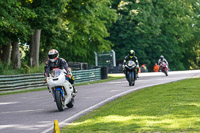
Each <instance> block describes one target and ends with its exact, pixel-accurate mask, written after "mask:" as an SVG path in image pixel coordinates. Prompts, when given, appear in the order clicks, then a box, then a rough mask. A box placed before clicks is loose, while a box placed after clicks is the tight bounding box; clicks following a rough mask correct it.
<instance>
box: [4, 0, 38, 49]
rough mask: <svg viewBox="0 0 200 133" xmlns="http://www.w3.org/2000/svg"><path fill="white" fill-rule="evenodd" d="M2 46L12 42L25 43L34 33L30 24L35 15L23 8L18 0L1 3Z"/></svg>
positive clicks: (5, 0) (7, 0)
mask: <svg viewBox="0 0 200 133" xmlns="http://www.w3.org/2000/svg"><path fill="white" fill-rule="evenodd" d="M0 16H1V17H0V44H1V45H2V44H4V45H7V44H8V43H9V42H11V41H19V40H20V41H21V42H25V41H27V40H28V38H29V35H30V34H31V33H32V30H31V27H30V25H29V23H28V20H29V19H30V18H34V17H35V13H34V12H32V11H31V10H29V9H27V8H25V7H23V6H22V4H21V2H20V1H18V0H3V1H0Z"/></svg>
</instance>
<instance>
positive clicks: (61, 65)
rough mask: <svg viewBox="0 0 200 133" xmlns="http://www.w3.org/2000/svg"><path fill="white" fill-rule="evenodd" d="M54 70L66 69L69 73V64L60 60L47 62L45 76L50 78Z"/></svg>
mask: <svg viewBox="0 0 200 133" xmlns="http://www.w3.org/2000/svg"><path fill="white" fill-rule="evenodd" d="M54 68H59V69H65V70H66V71H67V72H69V69H68V64H67V62H66V61H65V59H62V58H58V59H57V60H56V61H55V62H51V61H50V60H48V61H46V62H45V76H46V77H49V72H50V71H51V70H53V69H54Z"/></svg>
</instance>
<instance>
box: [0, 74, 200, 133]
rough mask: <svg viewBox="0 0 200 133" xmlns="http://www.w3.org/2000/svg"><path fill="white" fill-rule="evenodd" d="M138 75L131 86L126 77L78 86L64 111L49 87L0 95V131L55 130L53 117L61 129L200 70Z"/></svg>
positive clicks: (40, 132) (30, 132)
mask: <svg viewBox="0 0 200 133" xmlns="http://www.w3.org/2000/svg"><path fill="white" fill-rule="evenodd" d="M139 76H140V78H139V79H138V80H137V81H136V84H135V86H131V87H130V86H128V82H127V81H126V80H125V79H119V80H113V81H109V82H104V83H97V84H91V85H83V86H77V87H76V88H77V90H78V93H77V96H76V97H75V104H74V107H73V108H70V109H69V108H66V109H65V110H64V111H62V112H58V110H57V107H56V104H55V102H54V100H53V97H52V96H51V94H50V93H49V92H48V91H47V90H44V91H36V92H28V93H21V94H13V95H7V96H0V133H49V132H51V133H52V131H53V126H54V120H58V123H59V127H60V128H62V127H63V126H65V125H67V124H69V123H70V122H72V121H74V120H76V119H78V118H79V117H81V116H82V115H85V114H87V113H89V112H90V111H92V110H94V109H96V108H98V107H100V106H102V105H104V104H106V103H108V102H110V101H112V100H114V99H116V98H118V97H121V96H123V95H126V94H128V93H131V92H134V91H137V90H139V89H145V88H146V87H149V86H154V85H158V84H165V83H169V82H174V81H178V80H183V79H186V78H194V77H200V70H194V71H174V72H169V76H167V77H166V76H165V75H164V73H161V72H158V73H141V74H140V75H139Z"/></svg>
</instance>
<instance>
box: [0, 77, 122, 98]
mask: <svg viewBox="0 0 200 133" xmlns="http://www.w3.org/2000/svg"><path fill="white" fill-rule="evenodd" d="M121 78H124V76H112V75H109V76H108V79H103V80H97V81H92V82H86V83H79V84H75V86H81V85H89V84H95V83H102V82H107V81H111V80H116V79H121ZM41 90H47V88H39V89H27V90H15V91H12V92H0V96H3V95H10V94H18V93H25V92H31V91H41Z"/></svg>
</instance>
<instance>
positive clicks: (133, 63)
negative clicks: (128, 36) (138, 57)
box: [128, 61, 136, 66]
mask: <svg viewBox="0 0 200 133" xmlns="http://www.w3.org/2000/svg"><path fill="white" fill-rule="evenodd" d="M134 65H136V64H135V62H134V61H129V62H128V66H134Z"/></svg>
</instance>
